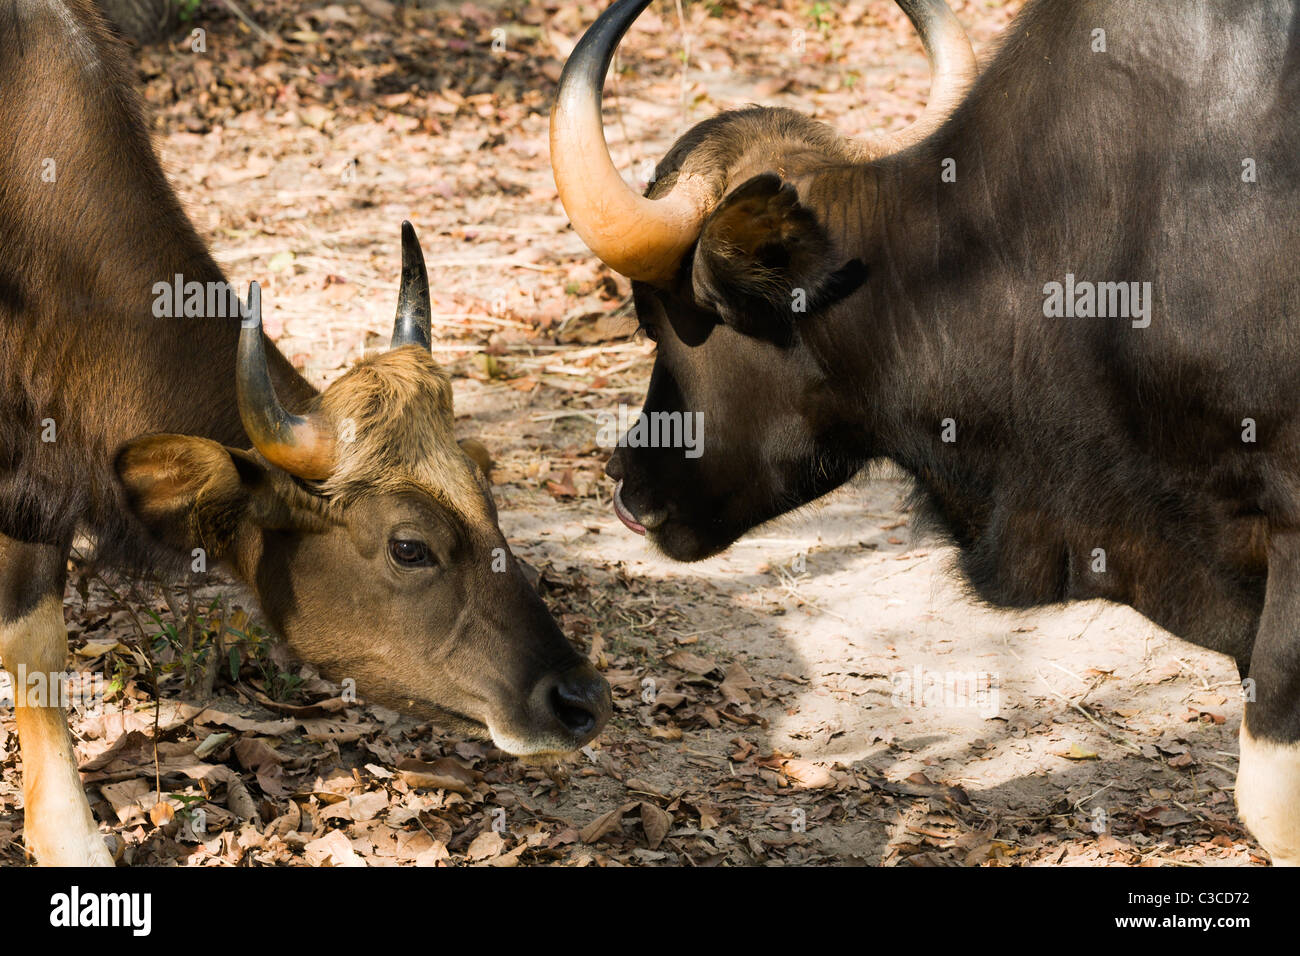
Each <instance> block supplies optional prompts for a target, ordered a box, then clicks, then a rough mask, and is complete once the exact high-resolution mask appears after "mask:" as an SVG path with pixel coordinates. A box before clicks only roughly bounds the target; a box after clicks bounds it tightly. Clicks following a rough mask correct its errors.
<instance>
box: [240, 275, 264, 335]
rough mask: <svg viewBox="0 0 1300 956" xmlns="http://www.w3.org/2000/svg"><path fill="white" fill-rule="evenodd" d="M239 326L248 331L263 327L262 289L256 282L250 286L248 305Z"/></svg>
mask: <svg viewBox="0 0 1300 956" xmlns="http://www.w3.org/2000/svg"><path fill="white" fill-rule="evenodd" d="M239 324H240V325H241V326H242V327H243V328H246V329H260V328H261V327H262V287H261V286H260V285H258V284H257V282H256V281H254V282H250V283H249V284H248V304H247V305H245V306H244V314H243V316H242V317H241V319H240V323H239Z"/></svg>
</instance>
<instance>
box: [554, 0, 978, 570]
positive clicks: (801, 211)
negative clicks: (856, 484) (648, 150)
mask: <svg viewBox="0 0 1300 956" xmlns="http://www.w3.org/2000/svg"><path fill="white" fill-rule="evenodd" d="M648 3H649V0H618V2H617V3H614V4H613V5H612V6H611V7H610V8H609V9H608V10H607V11H606V12H605V13H604V14H603V15H602V16H601V17H600V18H599V19H598V20H597V21H596V22H595V23H594V24H593V25H592V27H591V28H590V29H589V30H588V31H587V33H586V34H585V35H584V36H583V38H582V39H581V41H580V42H579V43H578V45H577V46H576V47H575V49H574V51H573V53H572V55H571V56H570V57H569V60H568V62H567V63H566V64H565V68H564V73H563V75H562V77H561V79H560V89H559V93H558V95H557V99H556V103H555V108H554V110H553V112H552V114H551V162H552V166H553V168H554V172H555V181H556V185H557V186H558V188H559V194H560V198H561V200H562V202H563V204H564V208H565V210H566V212H567V213H568V215H569V218H570V220H571V221H572V223H573V226H574V229H575V230H576V231H577V232H578V234H579V235H580V236H581V237H582V238H583V240H584V241H585V242H586V243H587V245H588V246H589V247H590V248H591V250H592V251H593V252H594V253H595V254H596V255H597V256H599V257H600V259H601V260H603V261H604V262H605V263H606V264H607V265H608V266H610V267H611V268H612V269H614V270H616V271H618V272H621V273H623V274H624V275H626V276H628V277H629V278H631V279H632V280H633V281H632V291H633V299H634V304H635V307H636V314H637V319H638V323H639V326H640V329H641V330H643V331H644V334H645V335H646V336H647V337H648V338H650V339H651V340H653V341H654V342H655V343H656V352H655V361H654V369H653V372H652V373H651V378H650V387H649V391H648V392H647V394H646V399H645V403H644V405H643V414H644V416H645V417H646V421H645V422H644V423H643V427H645V428H646V429H647V431H648V432H649V433H650V434H652V435H653V434H657V435H659V436H661V437H662V436H663V435H665V434H673V433H674V432H673V429H675V428H677V427H678V423H677V422H676V421H673V420H672V419H671V418H668V417H666V416H672V415H674V414H678V415H698V416H699V418H698V419H697V421H698V422H699V423H700V424H701V425H702V427H703V433H702V438H703V440H702V442H698V439H699V437H700V436H698V435H697V436H695V437H696V439H697V443H698V447H696V448H694V449H691V454H689V455H688V454H685V453H684V449H683V448H681V447H664V443H663V442H662V441H659V442H655V441H646V440H641V441H634V440H631V438H632V436H631V435H629V436H628V439H629V440H628V441H627V443H626V444H624V443H622V442H621V443H620V447H619V448H618V450H617V451H616V452H615V453H614V454H613V456H612V458H611V459H610V462H609V465H608V467H607V469H606V470H607V472H608V473H609V475H610V476H611V477H612V478H613V479H614V480H615V481H616V482H617V484H616V486H615V491H614V507H615V509H616V510H617V512H618V515H619V517H620V518H621V519H622V520H623V522H624V524H626V525H627V526H628V527H630V528H632V530H634V531H638V532H639V533H643V534H649V535H650V537H651V540H652V541H653V542H654V543H655V544H656V545H658V546H659V547H660V548H661V549H662V550H663V551H664V552H665V553H667V554H668V555H669V556H670V557H673V558H676V559H679V560H695V559H699V558H703V557H707V556H709V555H711V554H715V553H717V552H718V551H721V550H722V549H724V548H726V547H727V546H728V545H729V544H731V543H732V542H733V541H735V540H736V539H737V538H738V537H740V536H741V535H742V534H744V533H745V532H746V531H748V530H749V529H751V528H753V527H755V526H756V525H758V524H760V523H762V522H764V521H767V520H769V519H771V518H773V517H775V516H777V515H780V514H783V513H785V512H787V511H790V510H791V509H793V508H796V507H798V506H800V505H803V504H806V503H807V502H809V501H812V500H813V499H815V498H817V497H819V496H821V495H823V494H825V493H826V492H828V491H830V490H832V489H834V488H835V487H837V486H838V485H840V484H841V483H843V482H844V481H846V480H847V479H848V478H850V477H851V476H852V475H853V473H854V472H855V471H857V469H858V468H859V467H860V466H861V464H862V463H863V461H865V460H866V458H867V457H869V454H870V448H869V445H870V438H869V436H868V435H867V434H865V433H864V430H863V429H862V426H861V424H860V421H861V416H860V415H854V414H851V413H850V411H849V410H848V409H847V408H845V407H843V405H842V401H843V399H842V393H843V389H835V388H832V387H831V386H832V384H833V372H832V369H831V366H832V365H833V362H834V353H835V350H836V343H835V342H834V341H826V340H825V338H823V337H819V329H821V328H822V325H823V319H824V317H825V316H826V315H827V314H828V313H830V312H832V311H833V310H835V309H842V308H845V307H847V306H848V305H849V304H850V299H851V298H852V297H853V296H854V295H855V294H857V293H858V292H859V290H860V289H861V288H862V287H863V285H864V283H865V282H867V275H868V269H869V268H871V267H872V263H871V261H870V259H871V256H870V254H869V252H870V250H868V249H867V248H864V246H865V237H864V235H863V232H864V230H865V226H864V223H865V222H866V221H867V220H868V219H870V207H871V205H872V202H873V197H872V196H870V195H854V194H852V193H851V192H850V191H849V190H847V189H846V183H847V180H846V181H844V182H840V183H839V184H838V187H837V186H836V184H835V183H834V176H833V173H834V171H836V170H847V169H852V168H853V167H855V166H860V165H862V164H866V163H870V162H872V161H874V160H878V159H880V158H882V157H886V156H890V155H892V154H895V153H898V152H900V151H902V150H905V149H908V148H909V147H912V146H914V145H915V144H917V143H919V142H920V141H921V140H923V139H924V138H925V137H926V136H928V135H929V134H930V133H931V132H933V131H934V130H935V129H937V128H938V127H939V126H940V125H941V124H942V122H943V120H944V119H945V118H946V116H947V115H948V114H949V113H950V112H951V110H952V109H953V107H954V106H955V105H956V104H957V103H958V102H960V100H961V98H962V96H963V95H964V93H965V91H966V89H967V87H968V86H969V84H970V82H971V80H972V79H973V77H974V75H975V68H976V64H975V58H974V54H973V52H972V50H971V46H970V42H969V41H968V40H967V38H966V34H965V32H964V31H963V30H962V28H961V26H960V24H959V23H958V22H957V20H956V18H955V17H954V16H953V14H952V12H951V11H950V10H949V9H948V7H947V6H946V5H945V4H944V3H943V2H942V0H899V6H900V7H902V9H903V10H904V12H906V14H907V15H908V17H909V18H910V19H911V20H912V22H913V24H914V25H915V26H916V28H917V30H918V32H919V33H920V36H921V39H922V42H923V44H924V46H925V49H926V53H927V55H928V57H929V59H930V63H931V69H932V72H933V80H932V85H931V91H930V100H929V103H928V105H927V107H926V109H925V111H924V113H923V114H922V115H921V117H920V118H919V119H918V120H917V121H916V122H915V123H914V124H913V125H912V126H910V127H908V128H907V129H906V130H903V131H901V132H899V133H896V134H893V135H890V136H886V137H881V138H879V139H877V140H874V141H871V142H861V141H855V140H851V139H848V138H845V137H843V136H841V135H839V134H838V133H836V132H835V131H834V130H832V129H830V128H829V127H827V126H825V125H824V124H821V123H818V122H815V121H814V120H812V119H810V118H809V117H806V116H803V115H801V114H799V113H796V112H793V111H791V110H788V109H772V108H761V107H751V108H748V109H743V110H738V111H733V112H728V113H723V114H721V115H718V116H715V117H713V118H711V119H709V120H706V121H704V122H702V123H700V124H698V125H696V126H695V127H694V128H693V129H691V130H689V131H688V132H687V133H685V134H684V135H683V136H682V137H681V138H680V139H679V140H678V141H677V143H676V144H675V145H674V146H673V147H672V149H671V150H670V151H669V152H668V154H667V156H665V157H664V159H663V160H662V162H660V163H659V165H658V167H657V169H656V173H655V179H654V182H653V183H652V184H651V185H650V187H649V189H648V190H647V191H646V194H645V195H644V196H642V195H638V194H637V193H636V192H634V191H633V190H631V189H630V188H629V187H628V186H627V185H626V184H625V183H624V182H623V180H622V177H621V176H620V174H619V172H618V170H617V169H616V168H615V166H614V164H613V162H612V160H611V158H610V154H609V150H608V148H607V146H606V143H605V138H604V130H603V126H602V122H601V87H602V85H603V83H604V79H605V75H606V73H607V71H608V69H609V64H610V61H611V59H612V57H613V54H614V51H615V48H616V47H617V45H618V42H619V40H620V39H621V38H622V36H623V34H624V33H625V32H626V31H627V29H628V27H629V26H631V24H632V22H633V21H634V20H635V19H636V17H637V15H638V14H640V12H641V11H642V10H643V9H645V7H646V6H648ZM828 173H831V174H832V175H830V176H828V175H827V174H828ZM846 193H848V194H846ZM837 396H840V397H837ZM656 446H657V447H656Z"/></svg>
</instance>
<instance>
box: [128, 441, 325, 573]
mask: <svg viewBox="0 0 1300 956" xmlns="http://www.w3.org/2000/svg"><path fill="white" fill-rule="evenodd" d="M115 466H116V470H117V475H118V479H119V480H120V481H121V482H122V487H123V490H124V491H125V493H126V501H127V506H128V507H129V508H130V509H131V511H132V512H133V513H134V514H135V515H136V517H137V518H139V519H140V521H141V522H142V523H143V524H144V526H145V527H146V528H148V529H149V531H150V533H151V534H153V536H154V537H155V538H157V539H158V540H159V541H161V542H162V543H164V544H167V545H170V546H171V547H174V548H178V549H184V550H189V549H191V548H204V549H205V550H206V551H207V552H208V554H209V555H210V556H211V557H212V558H213V559H216V560H219V559H221V558H223V557H225V556H226V554H227V552H228V551H229V549H230V547H231V545H232V544H233V542H234V540H235V537H236V535H237V534H238V532H239V530H240V527H241V525H244V524H246V523H247V524H251V525H255V526H257V527H261V528H274V529H279V530H290V529H292V530H297V531H304V532H308V531H321V530H324V528H325V527H326V523H325V522H324V521H323V520H321V518H319V517H318V516H316V515H315V514H313V513H312V512H311V510H310V509H308V508H304V507H302V506H301V502H300V499H301V498H302V497H304V493H302V492H300V491H297V489H296V488H295V487H294V486H293V484H292V481H291V479H288V477H287V476H283V475H282V473H280V474H277V473H276V472H275V471H273V470H272V469H270V468H268V467H267V466H266V465H265V464H264V463H262V462H260V461H258V460H257V459H256V458H254V457H253V456H252V455H251V454H249V453H248V452H246V451H240V450H239V449H237V448H227V447H225V446H223V445H220V444H218V443H217V442H214V441H211V440H209V439H207V438H196V437H194V436H192V435H161V434H159V435H145V436H143V437H141V438H136V439H134V440H132V441H130V442H128V443H127V444H126V445H125V446H123V448H122V449H121V450H120V451H119V452H118V455H117V459H116V461H115Z"/></svg>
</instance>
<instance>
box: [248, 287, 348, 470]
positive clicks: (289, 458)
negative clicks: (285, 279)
mask: <svg viewBox="0 0 1300 956" xmlns="http://www.w3.org/2000/svg"><path fill="white" fill-rule="evenodd" d="M235 394H236V397H237V399H238V402H239V418H240V420H241V421H242V422H243V423H244V431H245V432H246V433H247V434H248V437H249V440H250V441H252V443H253V447H254V448H256V449H257V450H258V451H259V452H261V453H262V455H263V456H264V457H265V458H266V460H267V461H269V462H270V463H271V464H273V465H276V466H278V467H280V468H283V469H284V470H285V471H287V472H289V474H291V475H297V476H298V477H299V478H310V479H315V480H319V479H323V478H328V477H329V476H330V472H331V471H332V470H333V467H334V429H333V428H332V427H331V426H330V425H329V423H328V421H326V419H325V418H324V416H322V415H321V414H320V413H319V412H317V413H315V414H312V415H309V416H308V417H306V418H303V417H301V416H299V415H294V414H292V413H291V412H288V411H286V410H285V408H284V406H283V405H281V404H280V400H279V399H278V398H276V397H275V386H274V385H272V384H271V371H270V369H269V368H268V367H267V364H266V345H265V342H264V340H263V337H262V289H261V287H260V286H259V285H258V284H257V283H256V282H254V283H253V284H252V285H250V286H249V287H248V307H247V309H246V310H245V312H244V317H243V320H242V321H241V322H240V327H239V354H238V358H237V360H236V363H235Z"/></svg>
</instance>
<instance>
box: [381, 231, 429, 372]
mask: <svg viewBox="0 0 1300 956" xmlns="http://www.w3.org/2000/svg"><path fill="white" fill-rule="evenodd" d="M432 312H433V308H432V306H431V305H430V304H429V272H428V270H426V269H425V268H424V252H423V251H422V250H421V249H420V240H419V239H417V238H416V236H415V227H414V226H412V225H411V224H410V223H409V222H407V221H405V220H403V221H402V289H401V291H400V292H399V293H398V294H397V318H396V319H395V320H394V321H393V341H392V343H391V344H390V345H389V348H394V349H395V348H398V347H400V346H403V345H418V346H420V347H421V348H423V349H426V350H428V349H429V343H430V342H432V341H433V336H432V334H431V332H430V316H431V314H432Z"/></svg>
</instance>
